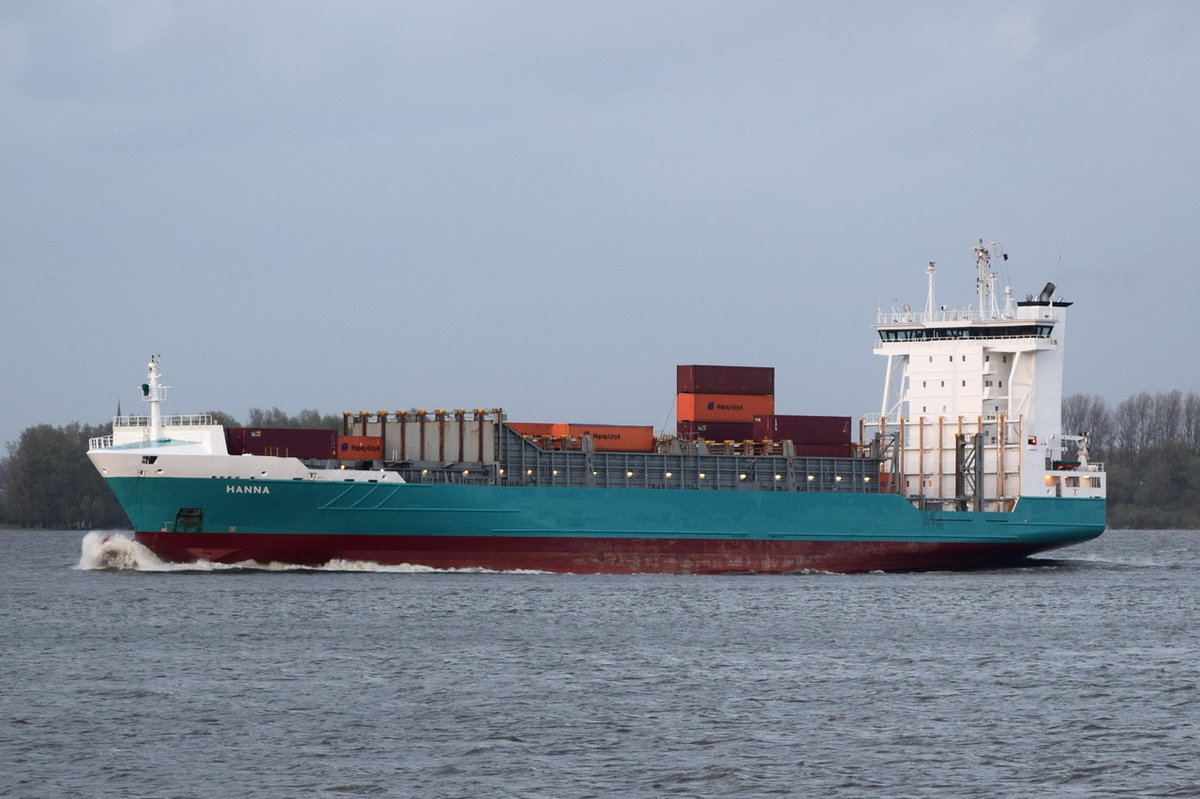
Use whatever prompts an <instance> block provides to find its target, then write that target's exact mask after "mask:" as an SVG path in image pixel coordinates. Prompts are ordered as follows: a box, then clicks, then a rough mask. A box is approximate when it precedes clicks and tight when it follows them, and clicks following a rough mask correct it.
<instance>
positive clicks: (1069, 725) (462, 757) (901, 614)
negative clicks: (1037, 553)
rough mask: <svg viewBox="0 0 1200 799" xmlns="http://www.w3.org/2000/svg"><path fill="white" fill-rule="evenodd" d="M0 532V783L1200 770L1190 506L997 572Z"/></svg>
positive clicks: (711, 784)
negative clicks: (256, 554)
mask: <svg viewBox="0 0 1200 799" xmlns="http://www.w3.org/2000/svg"><path fill="white" fill-rule="evenodd" d="M102 539H103V536H102V535H101V534H97V533H89V534H86V535H84V534H79V533H74V534H71V533H29V532H0V596H2V600H3V601H2V604H0V647H2V657H0V796H6V797H56V796H78V797H131V796H166V797H223V796H238V795H246V796H255V797H294V796H358V795H361V796H397V797H408V796H419V797H459V796H461V797H492V796H497V797H584V796H596V797H601V796H603V797H611V796H676V795H678V796H713V797H717V796H721V797H724V796H746V797H751V796H772V795H775V796H832V797H851V796H872V797H874V796H894V797H947V796H980V797H984V796H988V797H991V796H1005V797H1024V796H1028V797H1044V796H1139V797H1150V796H1155V797H1158V796H1197V795H1200V769H1198V768H1197V765H1196V758H1197V754H1196V753H1197V752H1200V736H1198V732H1200V730H1198V725H1200V688H1198V687H1197V685H1198V679H1197V669H1198V665H1197V664H1198V663H1200V632H1198V630H1200V612H1198V610H1200V533H1197V532H1182V533H1181V532H1123V531H1117V532H1109V533H1106V534H1105V535H1104V536H1102V537H1101V538H1099V539H1097V540H1095V541H1093V542H1089V543H1088V544H1085V545H1083V546H1079V547H1075V548H1073V549H1068V550H1062V551H1061V552H1059V553H1056V554H1057V559H1055V560H1044V561H1035V563H1037V564H1039V565H1034V566H1029V567H1023V568H1018V569H1011V570H1005V571H986V572H968V573H944V572H943V573H931V574H895V575H891V574H888V575H885V574H867V575H854V576H842V575H829V574H809V575H797V576H787V577H779V576H772V577H765V576H764V577H754V576H740V577H696V576H635V577H628V576H563V575H547V574H492V573H446V572H428V571H415V570H405V569H387V570H384V569H374V568H372V567H370V566H369V565H366V564H340V565H339V570H311V569H310V570H289V569H286V568H271V569H236V568H212V567H205V565H204V564H196V565H193V566H191V567H188V568H183V569H180V568H172V569H167V568H164V567H162V566H161V565H160V564H157V563H155V561H154V559H153V558H152V557H150V556H148V553H145V552H142V551H139V548H138V547H136V545H134V544H133V543H132V542H129V541H126V540H123V539H115V540H109V541H108V542H102Z"/></svg>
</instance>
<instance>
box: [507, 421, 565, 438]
mask: <svg viewBox="0 0 1200 799" xmlns="http://www.w3.org/2000/svg"><path fill="white" fill-rule="evenodd" d="M507 424H508V426H509V427H511V428H512V429H513V430H516V431H517V432H518V433H520V434H521V435H523V436H534V437H540V436H553V435H561V434H559V433H555V432H554V428H555V425H552V424H550V423H549V422H508V423H507Z"/></svg>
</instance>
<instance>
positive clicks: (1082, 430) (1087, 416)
mask: <svg viewBox="0 0 1200 799" xmlns="http://www.w3.org/2000/svg"><path fill="white" fill-rule="evenodd" d="M1062 429H1063V432H1064V433H1068V434H1071V435H1086V436H1087V437H1088V449H1089V451H1090V452H1091V455H1092V457H1093V458H1097V459H1104V458H1107V457H1109V455H1110V453H1111V451H1112V445H1113V441H1112V438H1113V419H1112V413H1111V412H1110V411H1109V409H1108V403H1107V402H1105V401H1104V398H1103V397H1101V396H1099V395H1098V394H1072V395H1071V396H1069V397H1066V398H1065V399H1064V400H1063V408H1062Z"/></svg>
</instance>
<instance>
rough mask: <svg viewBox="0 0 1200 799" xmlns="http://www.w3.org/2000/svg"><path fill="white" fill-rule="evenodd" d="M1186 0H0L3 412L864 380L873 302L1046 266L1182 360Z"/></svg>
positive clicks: (452, 398)
mask: <svg viewBox="0 0 1200 799" xmlns="http://www.w3.org/2000/svg"><path fill="white" fill-rule="evenodd" d="M1198 76H1200V3H1197V2H1192V1H1191V0H1181V1H1180V2H1154V0H1139V2H1124V1H1122V2H1095V1H1093V0H1089V1H1088V2H1066V1H1061V0H1060V1H1057V2H1021V1H1020V0H1015V1H1013V2H1003V3H997V2H994V1H992V0H989V1H988V2H963V0H954V1H953V2H908V3H906V2H836V3H834V2H822V3H805V2H723V3H717V2H697V1H696V0H688V1H687V2H682V1H681V2H647V0H638V1H637V2H615V1H614V0H607V1H606V2H603V3H573V2H561V1H558V2H503V1H501V2H475V3H455V2H436V3H431V2H419V3H418V2H412V3H406V2H346V1H342V2H327V3H317V2H253V0H251V1H249V2H247V0H237V2H223V1H221V0H204V1H203V2H200V1H199V0H198V1H197V2H160V1H158V0H147V1H145V2H137V1H135V0H112V2H78V3H67V2H54V1H53V0H49V1H47V0H37V1H36V2H20V1H15V0H8V2H4V3H2V4H0V181H2V185H3V190H2V191H0V256H2V258H3V261H2V264H0V274H2V277H3V280H2V286H3V287H2V289H0V335H2V337H3V348H2V356H0V381H2V382H0V442H4V441H14V440H16V439H17V437H18V436H19V435H20V432H21V430H22V429H24V428H25V427H28V426H30V425H33V424H38V423H42V422H48V423H51V424H65V423H67V422H71V421H76V420H78V421H84V422H89V423H100V422H103V421H106V420H107V419H108V418H110V417H111V416H112V414H113V413H114V411H115V409H116V406H117V402H118V401H120V402H121V407H122V409H123V410H124V411H125V412H127V413H128V412H144V406H143V405H142V403H141V402H140V401H139V400H138V399H137V396H138V395H137V391H136V386H137V385H138V384H140V383H141V382H142V380H143V379H144V375H145V362H146V359H147V356H149V355H150V354H151V353H161V354H162V362H163V370H164V374H165V376H166V382H167V383H169V384H170V385H172V386H173V387H174V388H173V390H172V392H171V396H170V402H169V405H168V408H167V410H168V411H169V412H175V413H184V412H193V411H200V410H209V409H220V410H224V411H226V412H228V413H231V414H233V415H234V416H236V417H238V418H240V419H244V418H245V416H246V413H247V411H248V410H249V409H250V408H252V407H264V408H269V407H273V406H278V407H280V408H282V409H284V410H286V411H289V412H296V411H299V410H301V409H303V408H318V409H320V410H321V411H322V412H325V413H339V412H341V411H343V410H350V411H358V410H370V411H375V410H380V409H387V410H395V409H398V408H413V407H416V408H427V409H435V408H450V409H452V408H459V407H463V408H475V407H503V408H505V409H506V410H507V411H508V413H509V416H510V418H512V419H520V420H526V421H546V422H568V421H569V422H589V423H601V422H610V423H621V424H653V425H654V426H655V427H660V428H661V427H666V426H669V425H671V424H672V423H673V402H674V389H675V385H674V380H675V372H674V366H675V365H676V364H679V363H728V364H751V365H764V366H774V367H776V386H777V389H776V391H777V404H776V407H777V411H778V412H780V413H817V414H840V415H858V414H861V413H864V412H871V411H877V410H878V409H879V404H880V397H881V391H882V385H883V375H884V361H883V359H882V358H880V357H879V356H875V355H872V353H871V347H872V342H873V337H874V332H873V331H872V329H871V324H872V323H873V321H874V313H875V311H876V309H877V308H880V307H884V308H886V307H888V306H891V305H892V304H893V302H898V303H901V304H902V303H906V302H907V303H911V304H912V305H914V306H916V307H921V306H922V305H923V303H924V297H925V274H924V269H925V264H926V262H928V261H930V260H934V261H936V262H937V264H938V274H939V283H938V292H939V302H947V303H948V304H952V305H958V306H965V305H967V304H968V303H970V302H971V301H972V299H973V290H974V266H973V262H972V256H971V251H970V247H971V245H972V244H973V243H974V242H975V241H977V240H979V239H981V238H982V239H985V240H988V241H998V242H1001V243H1002V244H1003V245H1004V247H1005V250H1006V251H1007V252H1008V253H1009V255H1010V260H1009V261H1008V262H1007V263H1006V264H1005V271H1004V273H1003V274H1002V281H1003V282H1008V283H1011V285H1012V286H1013V289H1014V292H1015V293H1016V295H1017V296H1018V298H1023V297H1024V296H1025V295H1026V294H1029V293H1035V294H1036V293H1037V292H1038V291H1040V290H1041V288H1042V286H1043V284H1044V283H1045V282H1046V281H1048V280H1052V281H1054V282H1055V283H1057V284H1058V286H1059V292H1058V293H1059V294H1061V296H1062V297H1063V298H1064V299H1067V300H1070V301H1073V302H1074V303H1075V305H1074V306H1072V307H1071V309H1070V318H1069V326H1070V333H1069V343H1068V352H1067V364H1068V365H1067V374H1066V385H1065V387H1064V390H1065V391H1066V393H1074V392H1086V393H1095V394H1100V395H1102V396H1104V397H1105V398H1106V399H1108V400H1109V401H1110V402H1112V403H1116V402H1120V401H1121V400H1123V399H1125V398H1126V397H1128V396H1129V395H1131V394H1134V393H1137V392H1139V391H1150V392H1156V391H1166V390H1170V389H1175V388H1178V389H1181V390H1184V391H1197V390H1200V368H1198V367H1200V356H1197V352H1198V347H1200V333H1198V332H1197V323H1196V321H1195V319H1196V316H1197V310H1198V305H1200V277H1198V272H1200V267H1198V265H1197V263H1196V261H1197V258H1196V255H1195V250H1196V248H1197V237H1196V228H1197V224H1196V223H1197V216H1198V212H1200V203H1198V202H1197V185H1198V178H1200V136H1198V133H1200V130H1198V128H1200V125H1198V123H1200V119H1198V114H1197V111H1198V108H1200V90H1198V89H1197V79H1198Z"/></svg>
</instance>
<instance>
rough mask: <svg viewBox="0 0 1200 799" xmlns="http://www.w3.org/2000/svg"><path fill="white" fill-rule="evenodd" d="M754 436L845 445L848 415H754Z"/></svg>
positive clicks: (803, 442) (774, 439)
mask: <svg viewBox="0 0 1200 799" xmlns="http://www.w3.org/2000/svg"><path fill="white" fill-rule="evenodd" d="M754 437H755V438H756V439H762V438H769V439H771V440H772V441H794V442H796V443H797V444H849V443H850V417H849V416H793V415H785V414H775V415H760V416H755V417H754Z"/></svg>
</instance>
